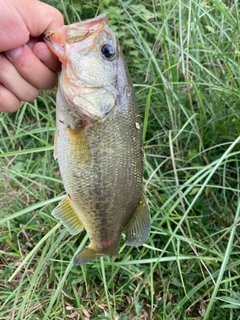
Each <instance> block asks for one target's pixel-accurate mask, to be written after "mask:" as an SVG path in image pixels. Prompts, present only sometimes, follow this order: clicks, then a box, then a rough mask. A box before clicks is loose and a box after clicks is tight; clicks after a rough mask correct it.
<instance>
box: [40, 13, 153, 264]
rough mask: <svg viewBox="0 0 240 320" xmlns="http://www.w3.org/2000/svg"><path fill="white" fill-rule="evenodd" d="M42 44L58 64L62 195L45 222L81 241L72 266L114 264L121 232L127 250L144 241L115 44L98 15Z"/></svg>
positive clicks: (137, 134)
mask: <svg viewBox="0 0 240 320" xmlns="http://www.w3.org/2000/svg"><path fill="white" fill-rule="evenodd" d="M44 40H45V42H46V43H47V44H48V46H49V47H50V48H51V50H53V52H54V53H55V54H56V55H57V56H58V57H59V59H60V61H61V62H62V73H61V78H60V81H59V88H58V93H57V111H56V114H57V116H56V136H55V151H54V154H55V158H57V159H58V163H59V168H60V172H61V176H62V180H63V183H64V188H65V190H66V194H67V195H66V197H65V198H64V199H63V200H62V201H61V202H60V203H59V205H58V206H57V207H56V208H55V209H54V210H53V212H52V214H53V216H54V217H56V218H57V219H59V220H61V221H62V223H63V225H64V226H65V227H66V228H67V229H68V230H69V232H70V233H71V234H73V235H75V234H78V233H79V232H80V231H81V230H82V229H83V227H85V229H86V231H87V233H88V236H89V239H90V244H89V246H88V247H86V248H84V249H83V250H82V251H81V252H80V253H78V254H77V255H76V256H75V258H74V264H75V265H81V264H85V263H87V262H88V261H90V260H92V259H93V258H95V257H99V256H104V255H113V256H118V246H119V241H120V237H121V233H122V231H123V229H125V230H126V243H127V245H130V246H140V245H142V244H143V243H144V242H145V241H146V240H147V238H148V237H149V233H150V216H149V210H148V206H147V202H146V199H145V195H144V192H143V184H142V173H143V149H142V138H141V137H142V134H141V129H140V122H141V121H140V117H139V113H138V108H137V104H136V100H135V95H134V90H133V86H132V82H131V79H130V77H129V74H128V70H127V67H126V65H125V62H124V58H123V54H122V52H121V49H120V46H119V42H118V40H117V38H116V36H115V35H114V33H113V32H112V31H111V29H110V28H109V26H108V17H107V15H106V14H102V15H100V16H98V17H96V18H94V19H90V20H87V21H83V22H79V23H76V24H72V25H68V26H64V27H63V28H61V29H59V30H52V31H46V32H45V34H44Z"/></svg>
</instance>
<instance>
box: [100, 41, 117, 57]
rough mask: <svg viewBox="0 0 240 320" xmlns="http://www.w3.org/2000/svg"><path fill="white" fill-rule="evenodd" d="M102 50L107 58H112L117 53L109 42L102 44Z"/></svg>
mask: <svg viewBox="0 0 240 320" xmlns="http://www.w3.org/2000/svg"><path fill="white" fill-rule="evenodd" d="M101 52H102V54H103V56H104V57H105V58H107V59H112V58H113V57H114V56H115V54H116V52H115V49H114V47H113V46H112V45H111V44H108V43H107V44H104V45H103V46H102V48H101Z"/></svg>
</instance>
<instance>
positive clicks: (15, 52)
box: [5, 46, 23, 59]
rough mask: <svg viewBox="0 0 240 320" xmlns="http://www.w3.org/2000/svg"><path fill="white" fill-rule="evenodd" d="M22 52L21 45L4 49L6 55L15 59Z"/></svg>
mask: <svg viewBox="0 0 240 320" xmlns="http://www.w3.org/2000/svg"><path fill="white" fill-rule="evenodd" d="M22 52H23V46H20V47H18V48H15V49H12V50H9V51H6V52H5V53H6V55H7V56H8V57H10V58H13V59H16V58H17V57H18V56H19V55H20V54H21V53H22Z"/></svg>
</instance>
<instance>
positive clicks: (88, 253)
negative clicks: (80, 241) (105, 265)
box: [73, 245, 104, 266]
mask: <svg viewBox="0 0 240 320" xmlns="http://www.w3.org/2000/svg"><path fill="white" fill-rule="evenodd" d="M101 256H104V254H101V253H98V252H96V251H95V250H94V249H92V248H91V245H89V246H88V247H86V248H84V249H83V250H82V251H80V252H79V253H78V254H76V256H75V257H74V260H73V263H74V265H75V266H80V265H83V264H86V263H88V262H89V261H91V260H93V259H95V258H97V257H101Z"/></svg>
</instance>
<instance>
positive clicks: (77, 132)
mask: <svg viewBox="0 0 240 320" xmlns="http://www.w3.org/2000/svg"><path fill="white" fill-rule="evenodd" d="M68 134H69V138H70V144H71V149H72V152H73V157H74V158H75V160H76V161H77V164H78V166H79V167H80V168H83V169H86V168H89V167H91V164H92V157H91V151H90V148H89V145H88V140H87V137H86V133H85V130H84V129H83V128H81V127H80V126H77V127H76V128H74V129H72V128H68Z"/></svg>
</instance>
